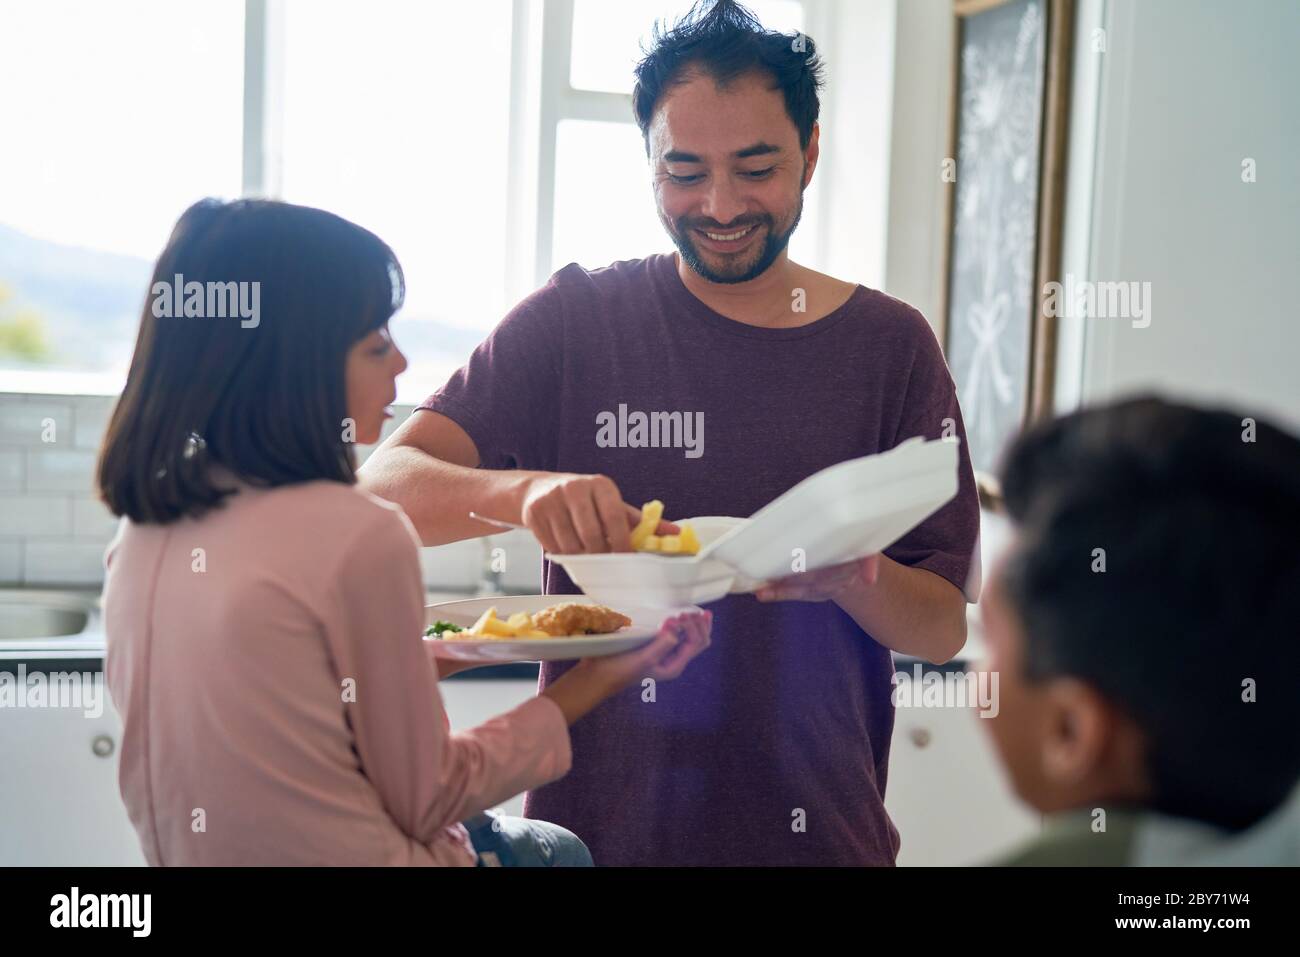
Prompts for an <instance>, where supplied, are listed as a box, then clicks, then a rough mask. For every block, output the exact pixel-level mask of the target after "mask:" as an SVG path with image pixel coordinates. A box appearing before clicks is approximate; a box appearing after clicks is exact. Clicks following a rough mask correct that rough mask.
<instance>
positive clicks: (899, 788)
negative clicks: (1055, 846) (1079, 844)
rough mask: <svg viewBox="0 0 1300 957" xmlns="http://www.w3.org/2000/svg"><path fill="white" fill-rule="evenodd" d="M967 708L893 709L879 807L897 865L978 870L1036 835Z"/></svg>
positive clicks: (1031, 816)
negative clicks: (893, 832) (895, 839)
mask: <svg viewBox="0 0 1300 957" xmlns="http://www.w3.org/2000/svg"><path fill="white" fill-rule="evenodd" d="M985 720H988V719H985V718H981V717H979V715H978V713H977V712H976V710H975V709H974V708H973V707H945V708H925V707H900V708H898V709H896V711H895V720H894V739H893V745H892V746H891V750H890V759H889V783H888V786H887V787H886V789H885V807H886V809H887V810H888V811H889V816H890V817H891V818H893V821H894V826H895V827H897V828H898V832H899V834H900V836H901V838H902V846H901V848H900V849H899V854H898V863H899V864H900V865H936V864H939V865H944V864H948V865H964V864H982V863H986V862H987V861H988V860H989V859H990V858H993V857H996V856H998V855H999V854H1001V853H1002V852H1003V851H1005V850H1007V849H1009V848H1011V847H1013V846H1015V845H1016V844H1018V843H1020V842H1021V841H1023V840H1026V839H1028V838H1030V837H1032V836H1033V835H1034V834H1036V833H1037V832H1038V830H1039V828H1040V827H1041V819H1040V817H1039V815H1038V814H1037V813H1036V812H1034V811H1032V810H1031V809H1028V808H1026V807H1025V805H1023V804H1021V803H1020V801H1019V800H1018V799H1017V798H1016V796H1015V795H1014V793H1012V791H1011V789H1010V786H1009V785H1008V783H1007V781H1006V777H1005V774H1004V773H1003V771H1002V767H1001V765H1000V764H999V762H998V759H997V755H996V754H995V752H994V749H993V742H992V741H991V740H990V739H989V737H988V733H987V731H986V730H985V729H984V728H981V727H979V724H980V722H982V721H985Z"/></svg>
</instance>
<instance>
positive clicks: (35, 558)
mask: <svg viewBox="0 0 1300 957" xmlns="http://www.w3.org/2000/svg"><path fill="white" fill-rule="evenodd" d="M104 548H105V546H104V543H103V542H41V541H31V540H29V541H27V542H26V543H25V544H24V546H23V549H24V550H23V580H24V581H25V582H26V583H27V584H29V585H96V584H99V583H100V582H101V581H103V579H104Z"/></svg>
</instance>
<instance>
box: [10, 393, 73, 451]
mask: <svg viewBox="0 0 1300 957" xmlns="http://www.w3.org/2000/svg"><path fill="white" fill-rule="evenodd" d="M72 402H73V400H72V399H52V398H46V397H45V396H22V395H14V394H12V393H11V394H8V395H5V396H3V397H2V398H0V444H4V445H8V444H10V443H13V444H15V445H40V444H42V443H45V444H49V445H58V444H59V443H60V442H62V443H64V444H65V445H71V444H72V438H73V434H72Z"/></svg>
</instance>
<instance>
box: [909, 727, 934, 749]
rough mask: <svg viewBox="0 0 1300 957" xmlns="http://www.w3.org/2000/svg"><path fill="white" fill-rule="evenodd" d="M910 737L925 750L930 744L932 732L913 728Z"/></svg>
mask: <svg viewBox="0 0 1300 957" xmlns="http://www.w3.org/2000/svg"><path fill="white" fill-rule="evenodd" d="M908 737H910V738H911V739H912V743H913V744H914V745H916V746H917V747H918V748H924V747H926V746H927V745H929V743H930V731H929V729H927V728H913V729H912V730H911V731H909V732H908Z"/></svg>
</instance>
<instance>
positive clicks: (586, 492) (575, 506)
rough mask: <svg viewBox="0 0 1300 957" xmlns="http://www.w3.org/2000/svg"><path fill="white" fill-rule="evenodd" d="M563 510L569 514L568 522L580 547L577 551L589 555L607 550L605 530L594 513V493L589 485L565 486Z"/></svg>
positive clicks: (583, 483)
mask: <svg viewBox="0 0 1300 957" xmlns="http://www.w3.org/2000/svg"><path fill="white" fill-rule="evenodd" d="M564 508H565V509H566V510H567V511H568V513H569V515H568V517H569V522H570V524H571V525H572V526H573V529H574V532H575V533H576V534H577V536H578V541H579V543H580V544H581V546H582V547H581V548H580V549H579V551H581V552H584V553H587V554H590V553H592V552H603V551H606V550H607V549H608V548H609V545H608V544H607V543H606V541H605V530H604V528H602V527H601V524H600V516H599V514H598V513H597V512H596V503H595V493H594V490H593V489H592V487H591V485H590V484H589V483H586V482H582V483H573V484H571V485H566V486H565V487H564Z"/></svg>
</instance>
